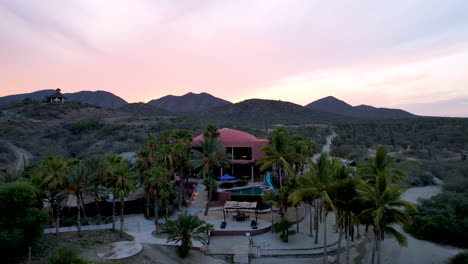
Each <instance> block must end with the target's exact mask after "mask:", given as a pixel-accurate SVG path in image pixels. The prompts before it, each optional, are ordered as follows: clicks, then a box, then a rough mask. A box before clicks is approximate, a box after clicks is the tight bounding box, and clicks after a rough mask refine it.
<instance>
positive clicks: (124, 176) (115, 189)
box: [106, 162, 136, 237]
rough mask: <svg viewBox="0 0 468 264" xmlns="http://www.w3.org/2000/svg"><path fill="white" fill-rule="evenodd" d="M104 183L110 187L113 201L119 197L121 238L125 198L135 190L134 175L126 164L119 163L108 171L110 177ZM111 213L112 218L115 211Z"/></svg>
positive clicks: (121, 234)
mask: <svg viewBox="0 0 468 264" xmlns="http://www.w3.org/2000/svg"><path fill="white" fill-rule="evenodd" d="M106 181H107V186H109V187H110V190H111V192H112V194H113V195H114V199H115V197H119V199H120V237H122V236H123V223H124V207H125V197H127V196H128V194H129V193H130V192H131V191H134V190H135V189H136V185H135V184H136V183H135V174H134V173H133V172H132V171H131V170H130V166H129V165H128V164H127V163H126V162H121V163H119V164H117V165H116V166H114V167H112V168H111V169H110V175H109V177H108V178H107V179H106ZM114 201H115V200H114ZM114 204H115V202H114ZM112 211H113V216H112V217H114V211H115V209H113V210H112ZM113 222H114V221H113Z"/></svg>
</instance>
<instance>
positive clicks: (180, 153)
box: [174, 130, 192, 210]
mask: <svg viewBox="0 0 468 264" xmlns="http://www.w3.org/2000/svg"><path fill="white" fill-rule="evenodd" d="M174 136H175V138H176V144H175V145H174V152H175V153H176V157H177V165H178V167H179V170H178V174H179V193H178V195H177V208H178V209H179V210H180V209H181V208H182V201H184V200H185V175H184V174H185V173H184V172H185V170H186V169H187V168H188V167H189V166H190V163H189V162H188V161H189V160H190V149H191V148H192V145H191V143H192V135H191V134H190V132H188V131H187V130H176V131H175V132H174Z"/></svg>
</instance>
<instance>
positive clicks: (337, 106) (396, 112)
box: [305, 96, 414, 118]
mask: <svg viewBox="0 0 468 264" xmlns="http://www.w3.org/2000/svg"><path fill="white" fill-rule="evenodd" d="M305 107H307V108H310V109H314V110H318V111H322V112H328V113H335V114H340V115H345V116H350V117H357V118H385V117H388V118H394V117H412V116H414V115H413V114H411V113H409V112H406V111H404V110H401V109H390V108H376V107H373V106H369V105H358V106H351V105H349V104H348V103H346V102H344V101H341V100H339V99H337V98H335V97H333V96H327V97H325V98H322V99H319V100H317V101H314V102H312V103H310V104H308V105H306V106H305Z"/></svg>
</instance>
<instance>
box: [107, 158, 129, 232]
mask: <svg viewBox="0 0 468 264" xmlns="http://www.w3.org/2000/svg"><path fill="white" fill-rule="evenodd" d="M123 162H124V161H123V159H122V157H121V156H118V155H111V154H108V155H106V156H105V157H104V162H103V167H102V168H103V169H102V174H103V185H104V186H105V187H106V188H107V190H108V192H109V194H112V231H115V203H116V195H115V194H114V189H113V188H114V187H115V177H114V175H112V170H114V169H115V168H117V167H119V166H120V165H121V164H122V163H123Z"/></svg>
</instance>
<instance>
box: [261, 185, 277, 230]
mask: <svg viewBox="0 0 468 264" xmlns="http://www.w3.org/2000/svg"><path fill="white" fill-rule="evenodd" d="M261 197H262V200H263V202H264V203H265V204H267V205H268V206H270V211H271V232H274V230H273V224H274V215H273V206H277V202H276V192H275V191H274V190H266V191H263V194H262V196H261Z"/></svg>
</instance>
